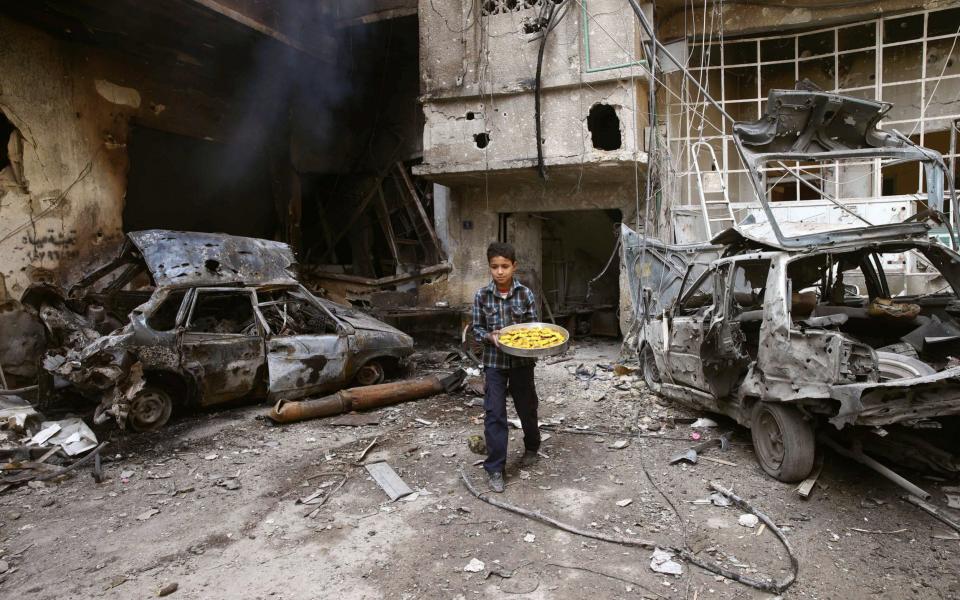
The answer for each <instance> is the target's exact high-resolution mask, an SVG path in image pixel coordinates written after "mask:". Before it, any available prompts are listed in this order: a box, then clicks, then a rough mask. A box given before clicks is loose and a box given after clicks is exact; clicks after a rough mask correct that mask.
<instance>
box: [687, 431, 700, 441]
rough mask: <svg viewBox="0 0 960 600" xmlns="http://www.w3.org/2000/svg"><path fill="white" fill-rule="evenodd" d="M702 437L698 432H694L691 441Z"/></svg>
mask: <svg viewBox="0 0 960 600" xmlns="http://www.w3.org/2000/svg"><path fill="white" fill-rule="evenodd" d="M700 437H701V436H700V434H699V433H698V432H696V431H694V432H693V433H691V434H690V439H691V440H693V441H697V440H699V439H700Z"/></svg>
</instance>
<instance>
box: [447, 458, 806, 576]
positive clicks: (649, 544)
mask: <svg viewBox="0 0 960 600" xmlns="http://www.w3.org/2000/svg"><path fill="white" fill-rule="evenodd" d="M459 470H460V479H461V481H463V484H464V486H465V487H466V488H467V490H468V491H469V492H470V493H471V494H473V495H474V496H475V497H476V498H477V499H479V500H482V501H483V502H486V503H487V504H490V505H492V506H496V507H497V508H500V509H503V510H506V511H508V512H512V513H514V514H517V515H520V516H523V517H526V518H528V519H532V520H534V521H539V522H541V523H544V524H546V525H550V526H551V527H555V528H557V529H560V530H563V531H566V532H568V533H572V534H574V535H579V536H582V537H588V538H591V539H595V540H600V541H602V542H608V543H611V544H619V545H621V546H630V547H634V548H644V549H647V550H654V549H656V548H661V549H663V550H667V551H669V552H673V553H674V554H676V555H678V556H679V557H680V558H682V559H683V560H685V561H687V562H689V563H691V564H694V565H696V566H698V567H700V568H701V569H704V570H706V571H709V572H711V573H715V574H717V575H721V576H723V577H726V578H727V579H732V580H734V581H736V582H738V583H742V584H744V585H747V586H749V587H752V588H755V589H758V590H763V591H765V592H770V593H774V594H779V593H781V592H783V591H784V590H786V589H787V588H789V587H790V586H791V585H793V583H794V582H795V581H796V578H797V572H798V571H799V565H798V561H797V558H796V556H795V555H794V554H793V548H791V547H790V544H789V543H788V542H787V539H786V537H784V535H783V533H782V532H781V531H780V530H779V529H778V528H777V526H776V525H774V523H773V521H771V520H770V518H769V517H767V516H766V515H764V514H763V513H761V512H758V511H756V510H755V509H754V508H753V507H752V506H751V505H750V504H749V503H748V502H747V501H745V500H743V499H742V498H740V497H739V496H736V495H734V494H733V492H731V491H730V490H728V489H726V488H724V487H722V486H721V485H720V484H717V483H711V484H710V485H711V488H713V489H714V491H716V492H718V493H720V494H723V495H724V496H726V497H727V498H729V499H730V500H731V501H732V502H733V503H735V504H737V505H738V506H740V507H741V508H743V509H744V510H747V511H750V512H752V513H753V514H755V515H756V516H757V518H758V519H760V520H761V521H763V522H764V523H765V524H766V525H767V527H769V528H770V530H771V531H772V532H773V533H774V535H776V536H777V539H779V540H780V541H781V542H782V543H783V545H784V547H785V548H786V550H787V554H789V556H790V565H791V567H792V568H793V572H792V573H791V574H790V575H788V576H787V577H786V579H784V580H783V581H781V582H777V581H762V580H759V579H754V578H752V577H747V576H745V575H741V574H740V573H736V572H734V571H732V570H730V569H728V568H726V567H724V566H723V565H721V564H719V563H716V562H714V561H708V560H703V559H701V558H699V557H697V556H696V555H694V554H693V552H691V551H690V550H687V549H685V548H674V547H672V546H669V545H666V544H658V543H656V542H653V541H651V540H643V539H632V538H625V537H621V536H614V535H606V534H603V533H596V532H593V531H586V530H583V529H580V528H578V527H576V526H574V525H569V524H567V523H564V522H562V521H558V520H557V519H554V518H553V517H550V516H547V515H545V514H543V513H541V512H540V511H533V510H528V509H525V508H520V507H519V506H514V505H512V504H509V503H507V502H504V501H502V500H497V499H496V498H491V497H490V496H489V495H487V492H480V491H478V490H477V488H475V487H474V485H473V482H471V481H470V479H469V478H468V477H467V474H466V473H465V472H464V470H463V466H462V465H461V466H460V469H459Z"/></svg>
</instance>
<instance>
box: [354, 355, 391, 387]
mask: <svg viewBox="0 0 960 600" xmlns="http://www.w3.org/2000/svg"><path fill="white" fill-rule="evenodd" d="M384 375H385V374H384V371H383V365H382V364H380V361H376V360H372V361H370V362H368V363H367V364H365V365H363V366H362V367H360V369H358V370H357V374H356V375H355V376H354V380H355V381H356V382H357V385H375V384H378V383H380V382H382V381H383V378H384Z"/></svg>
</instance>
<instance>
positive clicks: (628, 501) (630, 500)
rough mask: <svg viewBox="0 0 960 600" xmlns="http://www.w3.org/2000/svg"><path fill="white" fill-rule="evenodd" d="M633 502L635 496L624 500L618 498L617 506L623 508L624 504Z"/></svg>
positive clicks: (627, 504) (628, 504)
mask: <svg viewBox="0 0 960 600" xmlns="http://www.w3.org/2000/svg"><path fill="white" fill-rule="evenodd" d="M631 504H633V498H624V499H623V500H617V506H619V507H621V508H623V507H624V506H630V505H631Z"/></svg>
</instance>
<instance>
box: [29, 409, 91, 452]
mask: <svg viewBox="0 0 960 600" xmlns="http://www.w3.org/2000/svg"><path fill="white" fill-rule="evenodd" d="M40 427H41V431H40V432H39V433H37V435H35V436H34V437H33V439H32V440H31V443H33V444H36V445H41V446H60V447H61V448H63V451H64V452H66V453H67V455H68V456H77V455H78V454H83V453H84V452H87V451H90V450H93V449H94V448H96V447H97V436H96V434H95V433H93V430H91V429H90V428H89V427H88V426H87V424H86V423H84V422H83V419H78V418H76V417H71V418H69V419H63V420H61V421H44V422H43V423H41V424H40ZM38 440H39V441H38Z"/></svg>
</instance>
